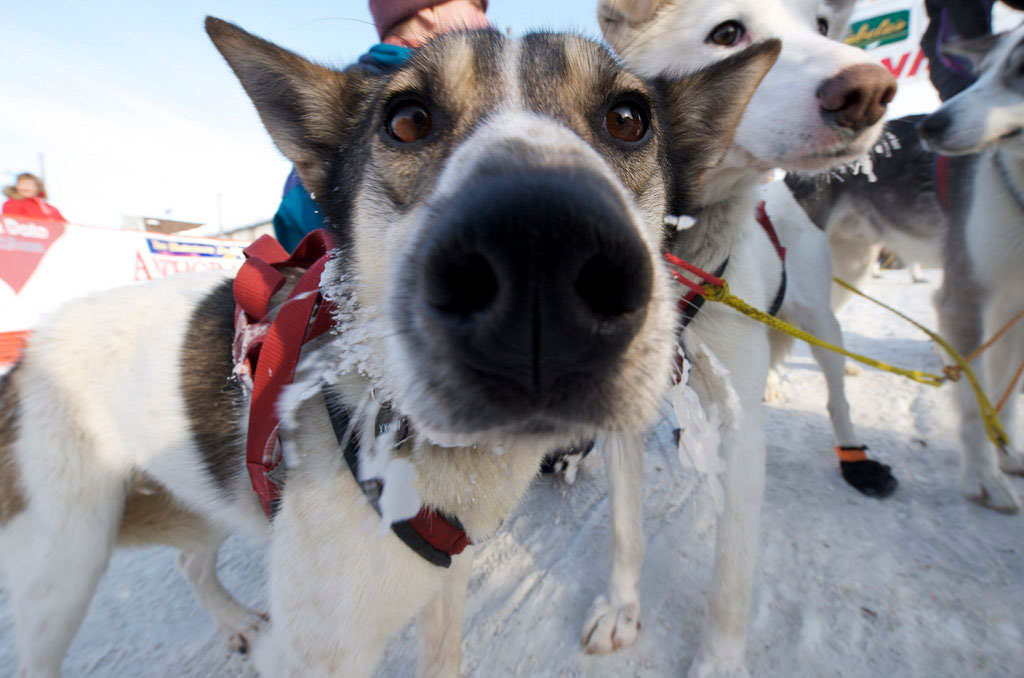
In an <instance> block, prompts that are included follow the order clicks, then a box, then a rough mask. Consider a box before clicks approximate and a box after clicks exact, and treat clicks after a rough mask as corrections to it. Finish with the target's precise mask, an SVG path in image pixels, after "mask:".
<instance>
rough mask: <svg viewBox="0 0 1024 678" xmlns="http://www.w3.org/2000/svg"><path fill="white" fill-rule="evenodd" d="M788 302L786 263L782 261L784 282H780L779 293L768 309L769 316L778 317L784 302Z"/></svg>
mask: <svg viewBox="0 0 1024 678" xmlns="http://www.w3.org/2000/svg"><path fill="white" fill-rule="evenodd" d="M785 300H786V261H785V260H783V261H782V280H780V281H779V291H778V292H776V293H775V299H774V300H773V301H772V305H771V307H770V308H769V309H768V315H772V316H775V315H778V314H779V309H781V308H782V302H783V301H785Z"/></svg>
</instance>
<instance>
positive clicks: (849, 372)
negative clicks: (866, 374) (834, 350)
mask: <svg viewBox="0 0 1024 678" xmlns="http://www.w3.org/2000/svg"><path fill="white" fill-rule="evenodd" d="M843 372H844V373H845V374H846V376H848V377H859V376H860V374H861V372H862V370H861V369H860V365H858V364H857V363H854V362H850V361H849V360H847V361H846V364H845V365H843Z"/></svg>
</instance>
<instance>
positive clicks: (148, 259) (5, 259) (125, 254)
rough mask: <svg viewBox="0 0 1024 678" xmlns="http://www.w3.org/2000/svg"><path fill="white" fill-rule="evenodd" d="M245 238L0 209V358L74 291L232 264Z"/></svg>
mask: <svg viewBox="0 0 1024 678" xmlns="http://www.w3.org/2000/svg"><path fill="white" fill-rule="evenodd" d="M247 245H248V243H245V242H239V241H234V240H214V239H211V238H190V237H183V236H178V235H161V234H159V233H144V232H140V231H122V230H113V229H105V228H93V227H89V226H79V225H76V224H64V223H60V222H50V221H34V220H31V219H23V218H20V217H19V218H15V217H6V216H5V217H0V335H3V336H0V364H2V363H4V362H8V361H10V360H11V359H12V354H13V353H15V349H14V348H12V346H13V345H15V344H17V343H19V342H20V341H23V340H24V337H25V335H26V330H28V329H30V328H31V327H33V326H34V325H35V324H36V323H37V322H38V321H39V319H40V318H41V317H42V316H43V315H44V314H45V313H47V312H49V311H51V310H53V309H55V308H56V307H58V306H60V305H62V304H64V303H66V302H68V301H69V300H71V299H74V298H75V297H79V296H82V295H84V294H89V293H91V292H97V291H100V290H105V289H110V288H113V287H118V286H120V285H128V284H132V283H136V282H144V281H146V280H153V279H154V278H163V277H166V276H169V275H173V274H175V273H185V272H188V271H200V270H207V269H226V270H231V271H237V270H238V268H239V267H240V266H241V265H242V262H243V261H244V255H243V253H242V249H243V248H244V247H246V246H247Z"/></svg>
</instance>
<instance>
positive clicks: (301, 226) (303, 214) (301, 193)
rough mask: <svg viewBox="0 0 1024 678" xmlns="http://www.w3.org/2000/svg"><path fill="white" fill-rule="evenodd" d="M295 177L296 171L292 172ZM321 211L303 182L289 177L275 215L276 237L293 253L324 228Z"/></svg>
mask: <svg viewBox="0 0 1024 678" xmlns="http://www.w3.org/2000/svg"><path fill="white" fill-rule="evenodd" d="M292 175H294V176H295V177H296V178H297V175H295V170H292ZM323 227H324V223H323V219H322V218H321V217H320V210H319V208H318V207H317V205H316V203H315V202H313V199H312V198H310V197H309V191H307V190H306V187H305V186H303V185H302V183H301V182H299V181H297V180H293V177H292V176H289V177H288V182H287V183H286V184H285V194H284V198H282V199H281V204H280V205H279V206H278V208H277V213H276V214H274V237H276V238H277V240H278V242H280V243H281V246H282V247H284V248H285V249H286V250H288V251H289V252H291V251H292V250H294V249H295V246H296V245H298V244H299V241H300V240H302V238H303V237H305V235H306V234H307V233H309V232H310V231H315V230H316V229H318V228H323Z"/></svg>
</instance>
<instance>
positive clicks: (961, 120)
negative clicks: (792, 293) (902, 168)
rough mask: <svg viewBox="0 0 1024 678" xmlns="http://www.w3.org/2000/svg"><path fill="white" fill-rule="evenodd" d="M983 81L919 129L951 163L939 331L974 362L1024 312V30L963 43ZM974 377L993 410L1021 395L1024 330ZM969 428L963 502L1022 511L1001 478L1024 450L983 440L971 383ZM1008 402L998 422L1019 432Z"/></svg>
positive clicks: (965, 393)
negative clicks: (973, 354) (998, 403)
mask: <svg viewBox="0 0 1024 678" xmlns="http://www.w3.org/2000/svg"><path fill="white" fill-rule="evenodd" d="M950 50H951V51H956V52H957V53H960V54H963V55H964V56H968V57H970V58H971V60H972V61H973V62H974V64H975V66H976V70H977V73H978V80H977V82H976V83H975V84H974V85H972V86H971V87H969V88H968V89H966V90H964V91H963V92H961V93H960V94H958V95H957V96H955V97H953V98H952V99H950V100H949V101H947V102H946V103H945V104H943V105H942V107H941V108H939V109H938V110H937V111H936V112H935V113H933V114H932V115H930V116H928V117H927V118H925V119H924V120H923V121H921V123H920V126H919V130H920V132H921V137H922V139H923V140H924V141H925V143H926V144H927V145H928V146H930V147H931V148H933V149H934V150H936V151H938V152H939V153H944V154H948V155H954V156H957V157H954V158H952V162H951V165H950V167H951V176H950V188H951V191H950V202H951V216H950V220H949V234H948V236H947V240H946V244H945V247H944V252H943V258H944V262H943V265H944V280H943V286H942V289H941V290H940V292H939V294H938V296H937V305H938V311H939V328H940V331H941V332H942V333H943V334H944V335H945V336H946V337H947V338H948V339H949V340H950V342H951V343H952V344H953V345H954V347H955V348H956V349H957V350H958V351H960V352H962V353H965V354H966V353H969V352H970V351H972V350H974V349H975V348H977V347H978V346H979V345H980V344H981V343H982V342H983V340H984V339H985V338H987V337H990V336H992V335H993V334H994V333H995V332H996V331H997V330H998V329H999V328H1000V327H1002V326H1003V325H1004V324H1005V323H1006V322H1007V321H1009V320H1010V319H1011V318H1013V317H1014V315H1016V314H1017V313H1019V312H1020V311H1021V310H1022V309H1024V268H1022V266H1021V262H1022V261H1024V135H1022V130H1024V26H1021V27H1018V28H1016V29H1015V30H1013V31H1011V32H1008V33H1002V34H999V35H996V36H987V37H986V38H982V39H979V40H975V41H970V42H966V43H960V44H957V45H955V46H953V47H951V48H950ZM982 356H983V357H982V365H983V369H979V370H977V376H978V377H979V379H980V381H981V383H982V385H983V386H984V387H985V390H986V391H987V392H988V394H989V396H990V397H991V399H992V400H993V401H996V400H998V399H999V397H1000V396H1001V395H1002V394H1003V393H1004V392H1007V391H1009V392H1011V393H1013V394H1014V396H1015V395H1016V393H1017V391H1018V389H1019V385H1018V384H1017V382H1016V380H1017V379H1018V377H1019V375H1017V373H1016V372H1017V367H1018V366H1019V365H1020V364H1021V361H1022V360H1024V324H1021V323H1018V324H1016V325H1014V326H1013V329H1011V330H1010V331H1009V332H1008V333H1007V334H1006V335H1005V336H1004V337H1003V338H1002V339H1000V340H998V341H997V342H995V343H994V344H993V345H992V347H991V348H989V349H988V350H987V351H986V352H985V353H983V354H982ZM957 398H958V401H959V405H960V412H961V416H962V420H961V423H960V426H961V429H960V439H961V444H962V446H963V457H962V472H963V475H962V488H963V492H964V494H965V495H966V496H967V497H968V498H969V499H972V500H974V501H976V502H978V503H980V504H982V505H984V506H988V507H989V508H993V509H995V510H997V511H1003V512H1008V513H1010V512H1016V511H1018V510H1020V498H1019V496H1018V493H1017V491H1016V489H1015V488H1014V487H1013V485H1012V484H1011V483H1010V480H1009V479H1008V478H1007V477H1006V476H1005V475H1003V472H1004V471H1005V472H1008V473H1015V474H1021V473H1024V448H1022V447H1021V445H1020V441H1016V442H1015V443H1014V444H1012V445H1010V446H1008V447H1006V448H1003V449H997V448H996V447H995V446H994V445H992V444H991V443H990V442H989V441H988V439H987V437H986V435H985V430H984V426H983V423H982V419H981V416H980V414H979V408H978V405H977V402H976V401H975V399H974V395H973V394H972V392H971V390H970V389H969V388H968V386H967V384H966V383H965V380H964V379H961V380H960V382H959V383H958V384H957ZM1014 400H1015V397H1011V398H1010V401H1009V402H1008V403H1007V405H1006V407H1005V408H1004V409H1003V411H1002V413H1001V415H1000V419H1001V421H1002V424H1003V427H1004V429H1005V430H1006V432H1007V433H1008V434H1009V435H1010V436H1011V438H1012V437H1013V436H1014V435H1016V434H1017V433H1018V429H1017V427H1016V420H1015V417H1014V416H1013V415H1014Z"/></svg>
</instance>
